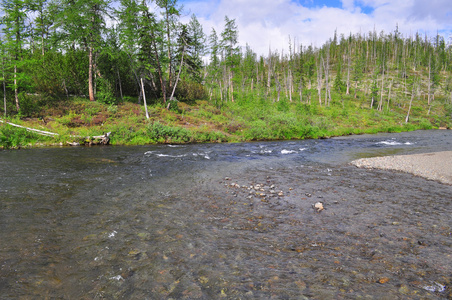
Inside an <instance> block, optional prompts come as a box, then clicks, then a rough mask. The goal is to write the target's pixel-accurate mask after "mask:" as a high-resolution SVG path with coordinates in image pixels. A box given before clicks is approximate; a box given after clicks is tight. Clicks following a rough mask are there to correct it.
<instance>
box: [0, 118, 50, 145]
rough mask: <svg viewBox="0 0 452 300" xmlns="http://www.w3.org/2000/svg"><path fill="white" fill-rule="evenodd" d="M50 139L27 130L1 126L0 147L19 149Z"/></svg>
mask: <svg viewBox="0 0 452 300" xmlns="http://www.w3.org/2000/svg"><path fill="white" fill-rule="evenodd" d="M49 139H50V138H49V137H46V136H41V135H38V134H35V133H33V132H31V131H28V130H26V129H25V128H18V127H14V126H10V125H6V124H3V125H0V147H3V148H6V149H8V148H18V147H23V146H26V145H28V144H33V143H36V142H37V141H45V140H49Z"/></svg>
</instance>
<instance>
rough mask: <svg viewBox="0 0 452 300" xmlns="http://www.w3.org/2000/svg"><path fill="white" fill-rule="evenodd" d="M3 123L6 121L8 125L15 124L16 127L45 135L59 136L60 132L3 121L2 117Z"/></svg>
mask: <svg viewBox="0 0 452 300" xmlns="http://www.w3.org/2000/svg"><path fill="white" fill-rule="evenodd" d="M0 122H1V123H6V124H8V125H11V126H14V127H19V128H24V129H26V130H27V131H31V132H34V133H37V134H40V135H45V136H58V135H59V134H58V133H53V132H49V131H43V130H38V129H34V128H29V127H25V126H21V125H17V124H14V123H11V122H7V121H3V120H1V119H0Z"/></svg>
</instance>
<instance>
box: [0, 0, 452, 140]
mask: <svg viewBox="0 0 452 300" xmlns="http://www.w3.org/2000/svg"><path fill="white" fill-rule="evenodd" d="M151 4H152V7H155V8H156V10H155V11H154V10H153V11H154V12H152V13H151V12H150V9H149V7H150V5H151ZM0 7H1V8H2V10H3V12H4V14H3V16H2V18H1V20H0V25H1V28H2V35H1V37H0V39H1V43H0V46H1V47H0V60H1V63H0V82H1V86H2V89H1V92H0V94H1V95H2V99H3V107H2V108H1V110H0V113H1V114H2V115H3V118H4V119H7V120H9V121H11V122H13V123H16V124H19V125H23V126H26V127H32V128H35V129H40V130H46V131H51V132H55V133H58V137H56V138H48V137H42V136H38V135H36V134H34V133H33V134H32V133H29V132H26V131H24V129H18V128H12V127H10V126H9V125H6V124H5V123H2V124H1V125H0V147H3V148H15V147H24V146H34V145H40V144H45V145H48V144H60V143H62V144H66V142H72V141H74V139H78V141H77V142H82V143H83V142H84V141H85V138H84V137H85V136H94V135H102V134H104V133H106V132H112V137H111V143H112V144H124V145H125V144H127V145H129V144H132V145H137V144H147V143H193V142H238V141H249V140H272V139H303V138H323V137H330V136H336V135H346V134H359V133H373V132H379V131H387V132H397V131H403V130H415V129H430V128H439V127H444V128H451V127H452V45H450V44H446V42H445V39H444V38H443V37H442V36H440V35H437V36H435V37H433V38H430V37H427V36H425V37H421V36H420V35H419V34H418V33H416V34H414V35H413V36H409V37H404V36H402V35H401V34H400V33H399V32H398V30H397V28H396V30H395V31H394V32H391V33H384V32H381V33H379V34H377V32H375V31H373V32H369V33H367V34H355V35H352V34H350V35H349V36H344V35H340V36H337V35H336V34H334V37H333V38H332V39H330V40H328V41H326V42H325V44H324V45H323V46H322V47H320V48H315V47H313V46H303V45H295V44H292V43H291V41H289V43H288V44H289V51H286V52H283V53H284V54H280V53H279V52H278V51H271V50H270V51H269V53H268V55H266V56H264V55H260V56H258V55H257V54H256V53H255V52H254V51H253V49H251V48H250V47H249V46H246V47H245V48H244V49H242V48H241V47H239V45H238V44H237V43H238V42H237V41H238V35H239V29H238V28H237V25H236V24H235V20H234V19H230V18H228V17H227V16H226V17H225V25H224V30H223V31H222V32H220V33H217V32H216V31H215V30H212V32H211V33H210V34H209V36H206V35H205V34H204V32H203V30H202V27H201V25H200V23H199V22H198V20H197V19H196V16H192V17H191V19H190V21H189V22H188V23H187V24H183V23H182V22H181V21H180V16H181V14H182V13H183V8H182V7H181V6H180V5H179V4H178V3H177V0H155V1H138V0H121V1H120V5H119V6H118V7H117V9H113V6H112V3H111V2H110V1H108V0H95V1H85V0H74V1H68V0H32V1H28V0H27V1H25V0H0ZM110 17H113V18H115V19H116V21H117V22H116V23H115V24H116V25H115V26H114V27H108V26H107V23H108V22H107V21H108V18H110ZM204 57H210V60H209V63H208V64H204V63H203V60H202V58H204ZM145 101H146V102H145ZM145 103H147V115H148V116H149V118H147V117H146V113H145V106H144V104H145ZM76 136H77V137H76ZM80 137H81V138H80Z"/></svg>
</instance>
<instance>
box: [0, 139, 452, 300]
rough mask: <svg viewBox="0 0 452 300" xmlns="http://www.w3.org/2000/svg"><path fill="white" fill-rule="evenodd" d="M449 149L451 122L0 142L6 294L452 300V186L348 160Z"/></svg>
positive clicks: (0, 245) (1, 266)
mask: <svg viewBox="0 0 452 300" xmlns="http://www.w3.org/2000/svg"><path fill="white" fill-rule="evenodd" d="M446 150H452V133H451V132H450V131H417V132H411V133H401V134H379V135H362V136H352V137H342V138H334V139H328V140H305V141H282V142H256V143H242V144H203V145H184V146H168V145H164V146H140V147H93V148H50V149H49V148H47V149H32V150H20V151H2V152H0V171H1V177H0V228H1V231H0V295H1V298H2V299H16V298H26V299H28V298H32V299H34V298H36V299H42V298H64V299H101V298H106V299H116V298H127V299H171V298H173V299H218V298H226V299H256V298H257V299H269V298H275V299H303V298H306V299H356V298H359V297H366V298H370V299H397V298H414V299H441V298H450V297H451V284H452V282H451V281H452V278H451V274H452V259H451V254H450V253H451V246H452V240H451V238H452V229H451V228H452V220H451V218H450V211H451V209H452V207H451V206H452V204H451V203H452V202H451V199H452V187H451V186H448V185H443V184H439V183H437V182H433V181H428V180H425V179H422V178H417V177H414V176H411V175H408V174H402V173H391V172H388V171H369V170H360V169H357V168H355V167H352V166H350V165H349V164H348V163H349V162H350V161H351V160H353V159H357V158H361V157H372V156H378V155H393V154H411V153H422V152H434V151H446ZM316 202H322V203H323V204H324V206H325V210H323V211H321V212H320V213H319V212H316V211H315V210H314V209H313V208H312V206H313V205H314V204H315V203H316Z"/></svg>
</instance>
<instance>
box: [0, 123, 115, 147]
mask: <svg viewBox="0 0 452 300" xmlns="http://www.w3.org/2000/svg"><path fill="white" fill-rule="evenodd" d="M0 123H5V124H8V125H11V126H14V127H18V128H23V129H26V130H27V131H31V132H34V133H36V134H39V135H44V136H51V137H56V136H59V134H58V133H53V132H49V131H44V130H38V129H34V128H29V127H25V126H22V125H17V124H14V123H11V122H7V121H4V120H2V119H0ZM110 135H111V132H107V133H106V134H104V135H97V136H93V137H89V136H88V137H83V136H80V135H71V137H73V138H78V139H84V142H83V144H85V145H90V146H91V145H108V144H109V143H110ZM67 144H68V145H70V146H80V143H79V142H67Z"/></svg>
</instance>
